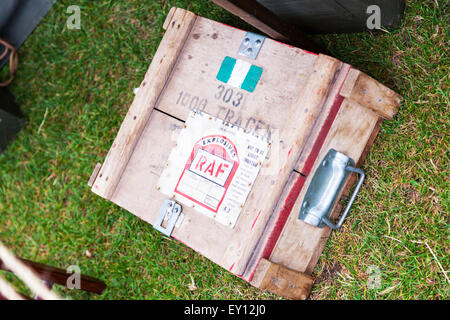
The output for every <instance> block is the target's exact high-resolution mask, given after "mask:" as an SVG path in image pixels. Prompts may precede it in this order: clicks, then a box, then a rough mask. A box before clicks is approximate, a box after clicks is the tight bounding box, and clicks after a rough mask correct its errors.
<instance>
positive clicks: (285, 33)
mask: <svg viewBox="0 0 450 320" xmlns="http://www.w3.org/2000/svg"><path fill="white" fill-rule="evenodd" d="M213 2H214V3H215V4H217V5H219V6H221V7H222V8H224V9H225V10H227V11H229V12H231V13H233V14H234V15H237V16H238V17H240V18H241V19H242V20H244V21H245V22H247V23H249V24H251V25H252V26H254V27H255V28H257V29H259V30H261V31H262V32H264V33H265V34H267V35H269V36H270V37H272V38H273V39H276V40H279V41H283V42H287V43H290V44H292V45H294V46H296V47H298V48H302V49H305V50H309V51H312V52H316V53H326V51H325V49H324V48H322V47H320V46H319V45H318V44H316V43H315V42H314V41H312V40H311V39H310V38H308V36H307V35H306V34H304V33H303V32H302V31H301V30H300V28H299V27H298V26H296V25H294V24H290V23H287V22H286V21H285V20H282V19H280V18H279V17H277V16H276V15H275V14H274V13H273V12H272V11H270V10H268V9H267V8H266V7H264V6H263V5H261V4H260V3H259V2H257V1H255V0H213Z"/></svg>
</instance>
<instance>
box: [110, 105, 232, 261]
mask: <svg viewBox="0 0 450 320" xmlns="http://www.w3.org/2000/svg"><path fill="white" fill-rule="evenodd" d="M183 125H184V123H183V122H182V121H180V120H178V119H175V118H173V117H170V116H168V115H166V114H164V113H162V112H160V111H158V110H154V112H152V114H151V116H150V119H149V121H148V123H147V125H146V127H145V128H144V129H143V132H142V135H141V137H140V138H139V140H138V142H137V144H136V148H135V149H134V152H133V154H132V155H131V157H130V160H129V162H128V164H127V167H126V168H125V170H124V172H123V174H122V178H121V179H120V182H119V184H118V185H117V190H116V192H115V193H114V195H113V197H112V199H111V201H113V202H114V203H116V204H118V205H119V206H121V207H122V208H124V209H126V210H128V211H130V212H132V213H133V214H135V215H136V216H138V217H139V218H140V219H142V220H144V221H147V222H148V223H150V224H154V223H155V221H156V217H157V214H158V212H159V208H160V207H161V206H162V204H163V202H164V200H165V199H167V196H166V195H164V194H162V193H161V192H159V191H158V190H157V189H156V185H157V182H158V180H159V177H160V175H161V173H162V171H163V170H164V166H165V163H166V161H167V159H168V157H169V154H170V152H171V150H172V148H173V147H175V144H176V141H177V138H178V134H179V132H180V130H181V129H182V128H183ZM182 210H183V212H182V213H183V215H184V217H183V218H180V221H179V225H178V226H177V227H176V228H175V229H174V231H173V233H172V236H173V237H174V238H176V239H178V240H180V241H181V242H183V243H184V244H186V245H187V246H189V247H191V248H193V249H194V250H196V251H198V252H200V253H201V254H202V255H204V256H206V257H208V258H209V259H211V260H212V261H214V262H216V263H217V262H220V258H221V257H222V255H223V254H224V252H225V249H226V245H227V241H228V240H229V239H230V238H231V233H232V229H230V228H228V227H226V226H224V225H222V224H220V223H217V222H215V221H214V220H213V219H210V218H209V217H207V216H205V215H203V214H201V213H198V212H197V211H196V210H194V209H192V208H189V207H187V206H183V207H182Z"/></svg>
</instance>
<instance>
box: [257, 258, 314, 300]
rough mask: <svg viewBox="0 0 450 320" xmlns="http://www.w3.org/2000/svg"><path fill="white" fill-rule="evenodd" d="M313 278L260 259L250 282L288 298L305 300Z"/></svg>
mask: <svg viewBox="0 0 450 320" xmlns="http://www.w3.org/2000/svg"><path fill="white" fill-rule="evenodd" d="M313 283H314V279H313V278H312V277H311V276H309V275H306V274H304V273H301V272H298V271H295V270H290V269H288V268H285V267H283V266H280V265H277V264H275V263H273V262H270V261H269V260H267V259H261V261H260V263H259V264H258V267H257V268H256V272H255V276H254V277H253V280H252V281H251V284H252V285H254V286H255V287H257V288H260V289H262V290H266V291H269V292H272V293H275V294H277V295H279V296H282V297H285V298H288V299H297V300H298V299H300V300H305V299H306V298H307V297H308V295H309V293H310V291H311V288H312V285H313Z"/></svg>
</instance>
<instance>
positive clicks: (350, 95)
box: [341, 69, 402, 120]
mask: <svg viewBox="0 0 450 320" xmlns="http://www.w3.org/2000/svg"><path fill="white" fill-rule="evenodd" d="M341 95H342V96H343V97H345V98H347V99H350V100H353V101H355V102H357V103H359V104H360V105H362V106H364V107H366V108H369V109H371V110H373V111H374V112H376V113H378V114H379V115H380V116H381V117H383V118H385V119H388V120H392V119H393V118H394V115H395V114H396V113H397V112H398V108H399V106H400V102H401V100H402V98H401V96H400V95H399V94H398V93H396V92H395V91H393V90H391V89H389V88H388V87H386V86H384V85H383V84H381V83H379V82H378V81H376V80H374V79H373V78H371V77H369V76H368V75H367V74H365V73H363V72H361V71H359V70H356V69H352V70H350V73H349V75H348V77H347V79H346V81H345V83H344V86H343V87H342V90H341Z"/></svg>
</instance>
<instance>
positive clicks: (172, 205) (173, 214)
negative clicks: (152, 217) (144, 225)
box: [153, 200, 181, 237]
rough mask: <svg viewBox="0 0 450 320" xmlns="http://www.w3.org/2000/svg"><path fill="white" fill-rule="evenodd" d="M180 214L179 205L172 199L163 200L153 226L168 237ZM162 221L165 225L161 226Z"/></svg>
mask: <svg viewBox="0 0 450 320" xmlns="http://www.w3.org/2000/svg"><path fill="white" fill-rule="evenodd" d="M180 214H181V205H179V204H178V203H177V202H176V201H174V200H164V203H163V205H162V207H161V209H159V213H158V217H157V218H156V222H155V224H154V225H153V227H154V228H155V229H156V230H158V231H159V232H161V233H162V234H164V235H166V236H168V237H170V236H171V234H172V231H173V229H174V228H175V223H177V220H178V217H179V216H180ZM164 223H165V227H163V224H164Z"/></svg>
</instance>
